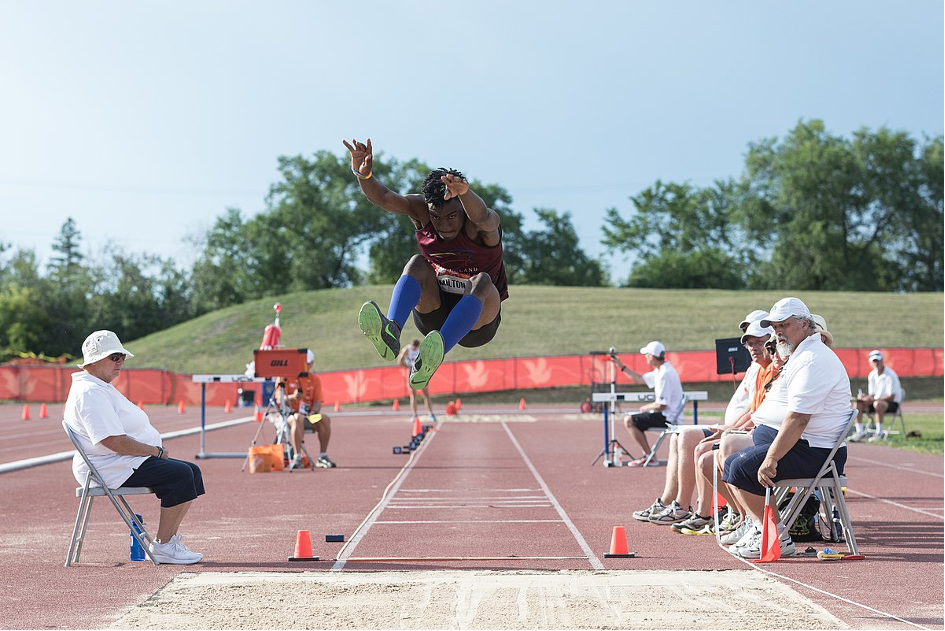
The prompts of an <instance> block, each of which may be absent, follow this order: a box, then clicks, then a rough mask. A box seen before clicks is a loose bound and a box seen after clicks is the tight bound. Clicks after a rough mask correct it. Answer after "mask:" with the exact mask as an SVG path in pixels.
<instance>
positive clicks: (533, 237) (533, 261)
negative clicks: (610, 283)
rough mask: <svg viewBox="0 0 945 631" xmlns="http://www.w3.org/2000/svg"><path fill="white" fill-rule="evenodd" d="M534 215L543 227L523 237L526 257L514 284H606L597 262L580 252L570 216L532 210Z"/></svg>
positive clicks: (544, 209)
mask: <svg viewBox="0 0 945 631" xmlns="http://www.w3.org/2000/svg"><path fill="white" fill-rule="evenodd" d="M535 214H536V215H538V219H539V221H541V222H542V223H543V224H544V225H545V228H544V229H543V230H533V231H529V232H527V233H526V234H525V235H524V237H523V240H524V244H523V245H524V247H523V249H524V251H525V252H526V253H527V254H526V255H525V262H524V265H523V266H522V271H521V274H520V275H519V277H518V278H517V279H516V280H517V281H518V282H521V283H525V284H532V285H570V286H581V287H599V286H602V285H605V284H607V275H606V274H605V273H604V269H603V267H602V266H601V263H600V261H598V260H595V259H592V258H590V257H589V256H587V254H585V253H584V250H582V249H581V247H580V244H579V242H578V236H577V232H576V231H575V230H574V225H573V224H572V223H571V213H568V212H565V213H559V212H558V211H556V210H554V209H548V208H536V209H535Z"/></svg>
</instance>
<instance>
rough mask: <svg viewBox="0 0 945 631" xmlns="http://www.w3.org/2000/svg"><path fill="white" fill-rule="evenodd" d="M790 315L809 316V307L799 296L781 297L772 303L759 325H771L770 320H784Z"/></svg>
mask: <svg viewBox="0 0 945 631" xmlns="http://www.w3.org/2000/svg"><path fill="white" fill-rule="evenodd" d="M792 316H798V317H803V318H807V317H810V309H808V308H807V305H805V304H804V303H803V302H802V301H801V299H800V298H782V299H781V300H779V301H777V302H776V303H774V306H773V307H771V312H770V313H769V314H768V315H767V317H765V318H763V319H762V320H761V326H771V323H772V322H784V321H785V320H787V319H788V318H790V317H792Z"/></svg>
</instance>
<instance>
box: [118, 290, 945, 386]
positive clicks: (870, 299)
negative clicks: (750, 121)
mask: <svg viewBox="0 0 945 631" xmlns="http://www.w3.org/2000/svg"><path fill="white" fill-rule="evenodd" d="M509 291H510V294H511V298H510V299H509V300H507V301H506V302H505V303H503V307H502V326H500V327H499V332H498V334H497V335H496V337H495V339H494V340H493V341H492V342H491V343H490V344H488V345H486V346H484V347H481V348H476V349H466V348H462V347H459V346H457V347H456V348H455V349H454V350H453V351H452V352H451V353H450V355H449V358H450V359H453V360H459V359H484V358H493V357H515V356H519V357H522V356H534V355H568V354H576V353H586V352H588V351H591V350H606V349H607V348H608V347H610V346H614V347H616V348H617V349H618V350H619V351H621V352H628V351H635V350H638V349H639V348H640V347H641V346H643V345H644V344H645V343H646V342H648V341H650V340H654V339H658V340H660V341H662V342H663V343H664V344H665V345H666V347H667V348H668V349H669V350H671V351H672V350H712V349H714V348H715V343H714V340H715V339H716V338H720V337H734V336H735V335H737V334H738V333H739V331H738V329H737V325H738V323H739V322H740V321H741V319H742V318H743V317H744V316H745V314H746V313H748V312H749V311H752V310H753V309H768V308H770V307H771V305H772V304H774V303H775V302H776V301H777V300H779V299H780V298H783V297H784V296H788V295H794V296H797V297H799V298H801V299H802V300H804V302H806V303H807V305H808V306H809V307H810V308H811V309H812V310H813V311H814V313H819V314H821V315H823V316H824V317H825V318H826V319H827V325H828V328H829V329H830V332H831V333H833V336H834V340H835V343H836V345H837V346H838V347H872V346H905V347H929V346H931V347H941V346H942V341H943V340H942V332H943V324H945V323H943V310H942V306H943V295H942V294H941V293H927V294H889V293H846V292H810V291H807V292H805V291H755V292H749V291H722V290H663V289H614V288H582V287H544V286H515V287H511V288H510V290H509ZM390 293H391V286H389V285H384V286H365V287H353V288H350V289H330V290H323V291H311V292H299V293H292V294H284V295H279V296H273V297H270V298H265V299H260V300H254V301H250V302H246V303H243V304H241V305H236V306H233V307H228V308H226V309H221V310H219V311H215V312H213V313H208V314H206V315H204V316H201V317H199V318H196V319H194V320H191V321H190V322H185V323H183V324H179V325H177V326H174V327H171V328H170V329H166V330H164V331H160V332H158V333H154V334H152V335H149V336H147V337H144V338H141V339H138V340H134V341H131V342H130V343H128V344H127V346H128V349H129V350H130V351H131V352H133V353H134V354H135V358H134V359H133V360H131V361H130V362H129V365H128V368H144V367H154V368H166V369H169V370H173V371H176V372H187V373H218V374H219V373H241V372H243V370H244V369H245V364H246V363H248V362H249V361H251V360H252V357H253V355H252V353H253V349H254V348H258V346H259V342H260V340H262V333H263V329H264V328H265V326H266V325H267V324H270V323H271V322H272V320H273V316H274V312H273V310H272V305H273V304H274V303H275V302H281V303H282V318H281V320H282V322H281V324H282V343H283V344H284V345H285V346H288V347H309V348H312V349H313V350H314V351H315V354H316V357H317V359H316V364H315V365H316V369H317V370H337V369H345V368H361V367H370V366H378V365H381V364H382V363H383V362H382V360H381V359H380V358H379V357H378V356H377V354H376V353H375V352H374V348H373V347H372V346H371V344H370V343H368V342H367V340H365V339H364V336H363V335H361V332H360V331H359V330H358V325H357V312H358V309H359V308H360V306H361V304H362V303H364V302H365V301H367V300H372V299H373V300H375V301H376V302H377V303H378V304H379V305H380V306H381V309H382V310H385V309H386V308H387V305H388V303H389V301H390ZM118 333H119V335H121V332H120V331H119V332H118ZM414 337H419V334H418V332H417V330H416V328H415V327H414V325H413V322H412V321H410V320H408V323H407V326H406V327H405V329H404V334H403V336H402V341H403V342H407V341H409V340H411V339H413V338H414Z"/></svg>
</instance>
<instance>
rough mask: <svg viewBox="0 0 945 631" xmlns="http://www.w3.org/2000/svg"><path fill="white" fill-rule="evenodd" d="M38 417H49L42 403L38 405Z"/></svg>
mask: <svg viewBox="0 0 945 631" xmlns="http://www.w3.org/2000/svg"><path fill="white" fill-rule="evenodd" d="M39 418H49V414H47V413H46V404H45V403H43V404H41V405H40V406H39Z"/></svg>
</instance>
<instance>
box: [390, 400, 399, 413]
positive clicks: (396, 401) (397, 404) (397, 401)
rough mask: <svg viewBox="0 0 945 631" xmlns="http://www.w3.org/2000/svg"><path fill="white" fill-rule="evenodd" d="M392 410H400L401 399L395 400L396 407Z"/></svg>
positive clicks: (392, 407)
mask: <svg viewBox="0 0 945 631" xmlns="http://www.w3.org/2000/svg"><path fill="white" fill-rule="evenodd" d="M391 409H392V410H394V411H395V412H396V411H397V410H399V409H400V399H394V405H393V406H391Z"/></svg>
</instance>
